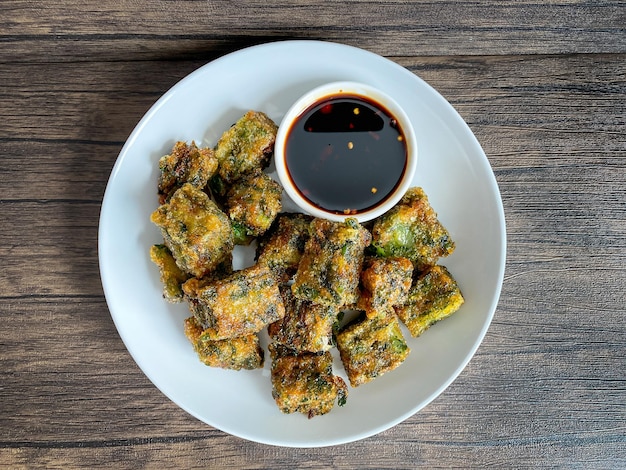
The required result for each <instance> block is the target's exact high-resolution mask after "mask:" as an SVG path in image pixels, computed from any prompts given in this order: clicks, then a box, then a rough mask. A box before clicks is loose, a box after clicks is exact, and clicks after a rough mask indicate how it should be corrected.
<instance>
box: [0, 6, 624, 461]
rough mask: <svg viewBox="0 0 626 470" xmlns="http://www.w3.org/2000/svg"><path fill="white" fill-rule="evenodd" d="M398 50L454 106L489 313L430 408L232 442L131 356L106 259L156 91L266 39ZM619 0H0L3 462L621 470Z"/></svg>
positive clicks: (393, 53)
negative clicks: (481, 224) (493, 255)
mask: <svg viewBox="0 0 626 470" xmlns="http://www.w3.org/2000/svg"><path fill="white" fill-rule="evenodd" d="M291 38H306V39H321V40H331V41H336V42H341V43H345V44H349V45H354V46H358V47H361V48H364V49H367V50H370V51H372V52H375V53H378V54H380V55H382V56H385V57H388V58H390V59H392V60H394V61H396V62H398V63H399V64H401V65H403V66H405V67H406V68H408V69H409V70H410V71H412V72H414V73H415V74H417V75H419V76H420V77H422V78H423V79H425V80H426V81H427V82H429V83H430V84H431V85H432V86H433V87H435V88H436V89H437V90H438V91H439V92H440V93H441V94H442V95H443V96H444V97H445V98H446V99H447V100H448V101H450V103H452V105H453V106H454V107H455V108H456V109H457V110H458V111H459V113H460V114H461V115H462V117H463V118H464V119H465V120H466V121H467V123H468V124H469V126H470V127H471V129H472V130H473V131H474V133H475V134H476V136H477V138H478V140H479V141H480V143H481V144H482V146H483V148H484V150H485V152H486V154H487V156H488V158H489V160H490V162H491V165H492V167H493V170H494V172H495V176H496V178H497V181H498V184H499V186H500V190H501V193H502V198H503V202H504V209H505V213H506V218H507V232H508V254H507V267H506V274H505V279H504V285H503V289H502V295H501V299H500V303H499V306H498V308H497V311H496V314H495V318H494V320H493V323H492V325H491V328H490V329H489V331H488V333H487V336H486V338H485V340H484V342H483V344H482V345H481V347H480V348H479V350H478V352H477V354H476V355H475V357H474V358H473V360H472V361H471V362H470V364H469V366H468V367H467V368H466V369H465V370H464V371H463V372H462V374H461V375H460V377H459V378H458V379H457V380H456V381H455V382H454V383H453V384H452V385H451V386H450V387H449V388H448V389H447V390H446V391H445V392H444V393H443V394H442V395H441V396H439V397H438V398H437V399H436V400H435V401H433V402H432V403H431V404H430V405H428V406H427V407H426V408H425V409H423V410H422V411H420V412H419V413H418V414H416V415H414V416H413V417H411V418H410V419H408V420H406V421H405V422H403V423H401V424H399V425H398V426H396V427H394V428H392V429H389V430H387V431H385V432H383V433H381V434H379V435H377V436H374V437H371V438H368V439H365V440H362V441H358V442H354V443H351V444H345V445H340V446H336V447H326V448H320V449H306V450H303V449H289V448H279V447H270V446H266V445H261V444H256V443H252V442H247V441H244V440H241V439H239V438H237V437H233V436H230V435H227V434H225V433H223V432H221V431H219V430H216V429H213V428H211V427H209V426H207V425H205V424H203V423H202V422H200V421H198V420H196V419H195V418H192V417H191V416H190V415H188V414H187V413H185V412H184V411H182V410H181V409H179V408H178V407H177V406H176V405H175V404H173V403H172V402H170V401H169V400H168V399H167V398H166V397H165V396H164V395H163V394H162V393H161V392H160V391H159V390H158V389H156V388H155V387H154V386H153V385H152V384H151V382H150V381H149V380H148V379H147V378H146V377H145V376H144V375H143V374H142V372H141V371H140V370H139V368H138V367H137V366H136V365H135V363H134V362H133V361H132V359H131V358H130V355H129V354H128V352H127V351H126V349H125V347H124V344H123V343H122V341H121V339H120V337H119V336H118V333H117V331H116V329H115V327H114V325H113V322H112V320H111V317H110V315H109V311H108V309H107V305H106V303H105V300H104V295H103V291H102V287H101V284H100V278H99V273H98V257H97V229H98V217H99V210H100V204H101V201H102V197H103V194H104V189H105V185H106V182H107V179H108V177H109V174H110V171H111V169H112V167H113V164H114V162H115V159H116V157H117V155H118V153H119V151H120V149H121V147H122V145H123V143H124V141H125V139H126V138H127V137H128V135H129V133H130V132H131V130H132V129H133V127H134V126H135V124H136V123H137V122H138V120H139V119H140V118H141V116H142V115H143V114H144V113H145V112H146V111H147V110H148V108H149V107H150V106H151V104H152V103H153V102H154V101H155V100H157V99H158V98H159V96H160V95H162V94H163V93H164V92H165V91H166V90H167V89H168V88H170V87H171V86H172V85H174V84H175V83H176V82H177V81H178V80H179V79H181V78H183V77H184V76H185V75H186V74H188V73H190V72H191V71H193V70H195V69H196V68H198V67H199V66H201V65H203V64H205V63H207V62H209V61H211V60H212V59H215V58H217V57H219V56H222V55H223V54H225V53H228V52H231V51H235V50H238V49H240V48H242V47H245V46H248V45H252V44H260V43H263V42H267V41H274V40H278V39H291ZM625 134H626V3H624V2H613V1H603V0H597V1H593V2H580V1H573V0H569V1H562V2H529V1H525V0H521V1H516V2H508V1H474V2H469V1H461V0H457V1H440V2H426V1H419V0H413V1H385V2H382V1H373V2H365V1H356V0H355V1H349V2H321V1H315V0H309V1H306V2H304V1H299V0H296V1H291V2H269V1H265V2H258V1H251V0H247V1H240V2H227V1H221V0H187V1H164V0H146V1H143V2H137V1H131V0H116V1H109V2H106V1H100V2H96V1H89V0H88V1H85V0H81V1H77V0H64V1H61V0H47V1H37V0H33V1H23V0H4V1H3V2H2V3H0V154H1V156H2V160H1V166H0V182H1V184H2V193H1V195H0V220H1V221H2V226H1V229H0V254H1V259H2V275H1V276H0V322H1V323H0V325H1V327H0V466H1V467H3V468H32V467H47V468H72V467H82V468H91V467H103V468H140V467H141V468H144V467H147V468H193V467H207V468H216V467H234V468H285V469H291V468H328V467H335V468H414V467H418V466H423V467H424V468H434V467H461V468H467V467H482V466H487V465H490V466H495V467H502V468H519V467H531V468H537V467H563V468H624V467H625V466H626V437H625V435H626V359H625V358H626V327H625V319H626V307H625V305H626V189H625V188H626V135H625Z"/></svg>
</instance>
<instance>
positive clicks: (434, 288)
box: [396, 265, 465, 337]
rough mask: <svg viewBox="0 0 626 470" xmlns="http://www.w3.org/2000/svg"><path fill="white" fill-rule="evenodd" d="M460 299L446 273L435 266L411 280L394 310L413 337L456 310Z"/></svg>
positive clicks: (461, 296)
mask: <svg viewBox="0 0 626 470" xmlns="http://www.w3.org/2000/svg"><path fill="white" fill-rule="evenodd" d="M464 301H465V300H464V299H463V295H462V294H461V289H459V286H458V284H457V283H456V281H455V280H454V278H453V277H452V275H451V274H450V272H449V271H448V270H447V269H446V268H445V267H444V266H439V265H437V266H433V267H431V268H429V269H428V270H427V271H426V272H424V273H422V274H421V275H420V276H419V277H417V279H415V282H414V283H413V285H412V286H411V290H410V292H409V297H408V299H407V301H406V303H405V304H404V305H403V306H401V307H396V313H397V314H398V317H399V318H400V320H402V322H403V323H404V324H405V325H406V327H407V328H408V329H409V331H410V332H411V335H412V336H414V337H417V336H419V335H421V334H422V333H423V332H424V331H426V330H427V329H428V328H430V327H431V326H432V325H433V324H435V323H436V322H438V321H440V320H443V319H444V318H446V317H449V316H450V315H452V314H453V313H454V312H456V311H457V310H458V309H459V308H461V305H463V302H464Z"/></svg>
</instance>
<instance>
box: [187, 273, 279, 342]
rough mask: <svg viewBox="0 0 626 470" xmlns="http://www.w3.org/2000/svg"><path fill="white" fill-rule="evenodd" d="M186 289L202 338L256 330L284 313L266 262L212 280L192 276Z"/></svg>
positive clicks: (248, 332)
mask: <svg viewBox="0 0 626 470" xmlns="http://www.w3.org/2000/svg"><path fill="white" fill-rule="evenodd" d="M183 292H184V293H185V298H186V299H187V301H188V302H189V308H190V310H191V312H192V313H193V315H194V317H195V318H196V320H197V321H198V323H199V324H200V326H201V327H202V328H203V329H204V331H203V333H202V339H203V340H220V339H226V338H234V337H238V336H246V335H250V334H254V333H257V332H258V331H260V330H261V329H262V328H264V327H265V326H267V325H268V324H269V323H272V322H275V321H277V320H279V319H280V318H282V317H283V316H284V315H285V307H284V305H283V300H282V297H281V296H280V292H279V290H278V284H277V283H276V279H275V278H274V276H273V275H272V272H271V271H270V270H269V268H267V267H266V266H259V265H254V266H251V267H249V268H246V269H243V270H241V271H236V272H235V273H233V274H231V275H230V276H228V277H226V278H224V279H220V280H210V281H209V282H207V281H206V280H201V279H195V278H194V279H190V280H188V281H187V282H185V283H184V284H183Z"/></svg>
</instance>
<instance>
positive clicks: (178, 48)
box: [0, 0, 626, 62]
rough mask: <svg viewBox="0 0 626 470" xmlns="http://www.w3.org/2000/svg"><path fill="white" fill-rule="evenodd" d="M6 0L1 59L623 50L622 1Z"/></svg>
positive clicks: (1, 12) (625, 19)
mask: <svg viewBox="0 0 626 470" xmlns="http://www.w3.org/2000/svg"><path fill="white" fill-rule="evenodd" d="M184 3H185V4H184V7H181V6H179V4H178V3H172V2H166V1H162V0H151V1H149V2H141V3H137V2H133V1H130V0H125V1H120V2H115V3H108V2H101V3H91V4H85V3H82V2H76V1H73V2H64V1H61V0H56V1H52V2H34V3H33V2H26V1H17V0H14V1H10V2H3V3H2V5H1V6H0V18H2V20H0V31H2V34H1V35H0V39H1V40H2V42H3V46H4V47H3V48H2V49H1V50H0V51H1V52H0V61H37V62H39V61H46V60H69V61H75V60H93V59H97V60H127V59H129V58H133V59H137V60H146V59H150V60H156V59H163V58H170V57H172V56H175V55H177V54H183V55H184V56H185V57H186V58H190V57H195V58H198V57H199V56H200V57H204V55H203V54H205V52H204V51H207V50H215V49H216V48H217V49H219V50H220V51H222V52H225V51H227V50H232V49H235V48H240V47H243V46H245V45H247V44H253V43H260V42H265V41H267V40H276V39H287V38H302V39H324V40H331V41H338V42H344V43H347V44H352V45H359V46H360V47H363V48H366V49H370V50H372V51H374V52H377V53H379V54H382V55H385V56H402V55H461V54H465V55H493V54H503V53H508V54H529V53H540V54H545V53H602V52H613V53H623V52H625V51H626V33H625V30H624V24H626V16H625V15H626V13H625V11H624V8H623V4H622V3H621V2H615V1H597V2H580V1H574V0H570V1H563V2H558V3H554V2H548V3H542V2H534V1H518V2H505V1H460V0H456V1H442V2H432V1H423V0H418V1H410V2H406V1H402V2H400V1H372V2H356V1H354V2H349V3H345V2H344V3H341V2H340V3H336V2H311V1H306V2H305V1H301V0H299V1H292V2H270V3H268V2H261V1H245V2H236V3H233V2H228V1H225V0H212V1H200V0H195V1H186V2H184Z"/></svg>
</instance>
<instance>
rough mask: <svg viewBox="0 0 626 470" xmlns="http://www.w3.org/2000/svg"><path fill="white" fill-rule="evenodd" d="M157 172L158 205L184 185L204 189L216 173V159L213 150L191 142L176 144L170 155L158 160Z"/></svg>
mask: <svg viewBox="0 0 626 470" xmlns="http://www.w3.org/2000/svg"><path fill="white" fill-rule="evenodd" d="M159 171H160V173H159V183H158V190H159V204H165V202H167V201H168V200H169V199H170V197H172V194H174V193H175V192H176V190H177V189H178V188H180V187H181V186H182V185H183V184H185V183H189V184H192V185H193V186H195V187H196V188H198V189H202V188H204V187H205V186H206V184H207V182H208V181H209V179H210V178H211V177H212V176H213V175H214V174H215V173H216V172H217V158H216V157H215V155H214V152H213V149H210V148H198V147H197V146H196V143H195V142H193V141H192V142H191V144H190V145H187V143H186V142H176V144H174V148H173V149H172V153H170V154H169V155H165V156H163V157H161V158H160V160H159Z"/></svg>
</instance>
